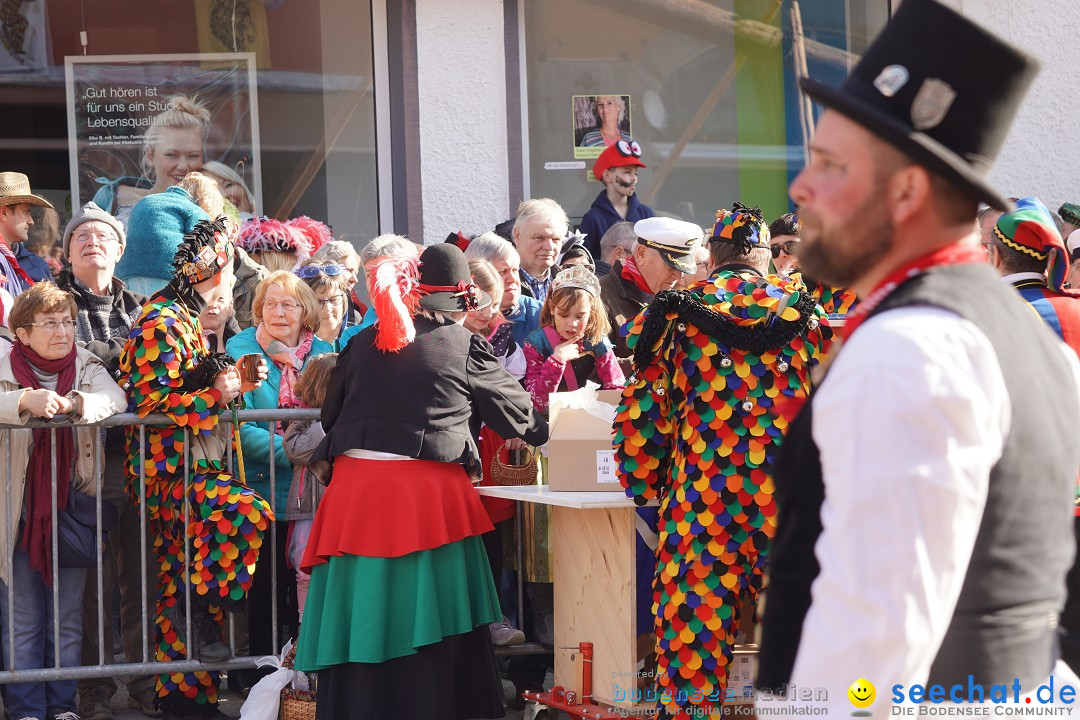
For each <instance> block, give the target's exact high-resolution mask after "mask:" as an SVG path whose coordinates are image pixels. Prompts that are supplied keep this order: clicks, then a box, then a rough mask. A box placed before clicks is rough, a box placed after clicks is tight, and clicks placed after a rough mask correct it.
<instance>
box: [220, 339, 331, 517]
mask: <svg viewBox="0 0 1080 720" xmlns="http://www.w3.org/2000/svg"><path fill="white" fill-rule="evenodd" d="M225 349H226V350H227V351H228V352H229V354H230V355H232V356H233V357H234V358H239V357H240V356H241V355H247V354H249V353H258V354H260V355H262V356H263V358H264V359H265V360H266V366H267V369H268V370H269V371H270V372H269V377H267V378H266V380H265V381H263V384H262V385H260V386H259V387H257V388H255V389H254V390H253V391H251V392H246V393H244V407H247V408H255V409H257V410H265V409H269V408H276V407H278V390H279V389H280V388H281V370H279V369H278V368H277V366H276V365H275V364H274V361H273V360H271V359H270V356H269V355H267V354H266V353H265V352H264V351H263V349H262V347H260V346H259V342H258V341H257V340H256V339H255V328H254V327H249V328H248V329H246V330H244V331H242V332H240V333H239V334H237V335H235V336H233V337H232V338H230V339H229V341H228V342H227V343H225ZM331 351H332V348H331V347H330V344H329V343H327V342H325V341H324V340H320V339H319V338H318V337H316V338H315V339H314V340H312V342H311V352H310V353H309V354H308V356H307V358H306V359H305V360H304V365H305V366H306V365H307V362H308V360H311V358H313V357H315V356H316V355H322V354H323V353H328V352H331ZM270 433H271V428H270V423H269V422H261V423H256V422H245V423H243V424H241V425H240V445H241V447H242V448H243V450H244V469H245V471H246V473H247V483H248V486H249V487H250V488H251V489H252V490H254V491H255V492H257V493H259V495H261V496H262V497H263V498H264V499H266V500H269V499H270ZM292 471H293V467H292V463H290V462H289V459H288V458H287V457H286V456H285V448H284V446H283V445H282V436H281V435H274V514H275V516H276V517H278V518H281V519H284V518H285V504H286V503H287V502H288V500H289V483H291V482H292Z"/></svg>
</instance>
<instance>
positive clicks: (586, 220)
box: [578, 140, 654, 258]
mask: <svg viewBox="0 0 1080 720" xmlns="http://www.w3.org/2000/svg"><path fill="white" fill-rule="evenodd" d="M644 167H645V163H644V162H642V161H641V146H640V145H638V144H637V143H636V142H634V141H633V140H629V141H628V140H620V141H619V142H617V143H615V144H614V145H611V146H610V147H608V148H607V149H606V150H604V152H602V153H601V154H600V157H598V158H596V163H595V164H594V165H593V177H594V178H596V179H597V180H599V181H600V182H602V183H603V184H604V189H603V190H601V191H600V193H599V194H598V195H597V196H596V199H595V200H593V204H592V207H590V208H589V210H588V212H586V213H585V215H584V216H582V218H581V225H580V226H578V232H581V233H583V234H584V235H585V247H587V248H588V249H589V253H590V255H591V256H592V257H593V258H599V257H600V240H601V239H602V238H603V237H604V233H606V232H607V231H608V228H610V227H611V226H612V225H614V224H615V223H617V222H622V221H624V220H625V221H628V222H637V221H638V220H644V219H645V218H651V217H652V216H653V215H654V213H653V210H652V208H651V207H649V206H648V205H646V204H645V203H643V202H641V201H640V200H638V196H637V193H636V192H634V191H635V190H636V189H637V182H638V171H639V170H640V169H641V168H644Z"/></svg>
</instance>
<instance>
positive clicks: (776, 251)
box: [769, 240, 799, 258]
mask: <svg viewBox="0 0 1080 720" xmlns="http://www.w3.org/2000/svg"><path fill="white" fill-rule="evenodd" d="M798 244H799V241H798V240H788V241H787V242H782V243H777V244H776V245H770V246H769V252H771V253H772V256H773V257H774V258H778V257H780V251H781V250H783V251H784V254H785V255H794V254H795V246H796V245H798Z"/></svg>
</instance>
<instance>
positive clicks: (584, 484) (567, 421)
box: [547, 389, 622, 492]
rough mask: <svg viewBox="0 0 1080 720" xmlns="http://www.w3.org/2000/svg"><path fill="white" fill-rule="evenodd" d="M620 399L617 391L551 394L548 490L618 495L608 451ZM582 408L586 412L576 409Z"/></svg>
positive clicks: (615, 478)
mask: <svg viewBox="0 0 1080 720" xmlns="http://www.w3.org/2000/svg"><path fill="white" fill-rule="evenodd" d="M594 392H595V398H593V397H592V394H593V393H594ZM579 393H580V394H579ZM621 397H622V391H621V390H600V391H598V392H596V391H592V390H589V389H582V390H577V391H575V392H571V393H552V394H551V402H550V404H549V408H550V416H549V417H550V424H551V436H550V438H549V439H548V444H547V458H548V465H547V466H548V485H550V486H551V489H552V490H558V491H592V492H621V491H622V486H621V485H619V478H618V477H617V476H616V474H615V451H614V450H612V449H611V424H612V421H613V420H614V418H615V408H616V407H617V406H618V404H619V400H620V398H621ZM583 398H584V399H583ZM583 404H584V405H589V406H590V407H589V409H582V407H578V406H580V405H583ZM598 404H602V405H603V406H604V407H599V406H598Z"/></svg>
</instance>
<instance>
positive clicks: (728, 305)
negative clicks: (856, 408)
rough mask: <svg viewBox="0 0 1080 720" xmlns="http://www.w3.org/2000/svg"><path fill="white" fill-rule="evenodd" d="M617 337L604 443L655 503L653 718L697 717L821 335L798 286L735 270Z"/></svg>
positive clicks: (751, 589) (755, 568) (728, 650)
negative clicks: (626, 359)
mask: <svg viewBox="0 0 1080 720" xmlns="http://www.w3.org/2000/svg"><path fill="white" fill-rule="evenodd" d="M766 240H767V236H766ZM766 247H767V246H766ZM627 332H628V338H627V345H628V347H629V348H631V349H632V350H633V352H634V373H633V375H632V376H631V377H630V378H629V379H628V381H627V385H626V390H625V391H624V394H623V399H622V403H621V404H620V406H619V409H618V414H617V417H616V420H615V428H614V429H615V435H614V446H615V450H616V455H617V458H618V463H619V478H620V481H621V482H622V484H623V486H624V488H626V493H627V495H628V496H630V497H631V498H633V499H634V500H635V501H636V502H638V503H639V504H644V503H645V502H647V501H649V500H653V499H659V501H660V526H659V544H658V548H657V574H656V577H655V579H654V582H653V612H654V614H655V616H656V625H655V629H656V653H657V692H658V696H659V697H660V698H661V701H660V709H661V717H669V718H677V719H679V720H682V719H684V718H690V717H710V716H711V713H713V712H717V711H718V710H719V707H720V705H721V704H722V702H723V698H724V697H725V694H726V692H725V690H726V679H727V677H726V676H727V667H728V666H729V665H730V663H731V659H732V649H733V644H734V642H735V637H736V633H737V630H738V628H737V622H738V610H739V606H740V601H741V600H742V601H749V602H752V601H754V600H755V599H756V597H757V594H758V591H759V590H760V589H761V582H762V568H763V566H764V564H765V560H766V558H767V554H768V547H769V542H770V539H771V538H772V537H773V536H774V533H775V530H776V504H775V503H774V502H773V498H772V494H773V486H772V480H771V478H770V476H769V468H770V467H771V464H772V462H773V460H774V457H775V455H776V452H777V448H778V446H779V443H780V440H781V438H782V436H783V434H784V432H785V430H786V428H787V425H788V422H789V420H791V419H792V417H793V415H794V413H795V410H796V407H797V405H798V404H799V403H798V401H799V400H801V399H805V397H806V395H807V393H808V391H809V388H810V379H809V378H810V368H811V367H812V366H813V365H815V364H816V363H817V362H818V361H819V359H820V358H821V357H822V354H823V353H824V352H825V350H826V349H827V348H828V346H829V345H830V343H831V338H832V332H831V330H830V328H829V327H828V322H827V320H826V319H825V317H824V313H822V311H821V309H820V307H819V306H818V305H817V304H816V302H815V301H814V298H813V296H812V295H810V294H809V293H807V292H806V289H805V287H804V286H803V285H802V284H801V283H800V282H799V281H798V280H793V279H790V278H784V277H777V276H766V277H762V276H760V275H758V274H757V273H756V272H754V271H752V270H750V269H746V268H745V266H740V267H739V269H737V270H725V269H721V270H719V271H718V272H716V273H714V275H713V276H712V277H711V278H710V279H709V280H708V281H705V282H703V283H702V284H700V285H698V286H696V287H695V288H692V289H691V290H689V291H681V292H675V291H672V292H662V293H660V294H659V295H657V298H656V300H655V301H654V302H653V304H652V305H650V307H649V308H648V309H646V310H645V311H644V312H642V314H641V315H639V316H638V317H637V318H635V319H634V320H633V321H632V322H631V323H630V325H629V327H628V330H627ZM710 698H711V699H710ZM702 712H703V713H704V714H698V713H702Z"/></svg>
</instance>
